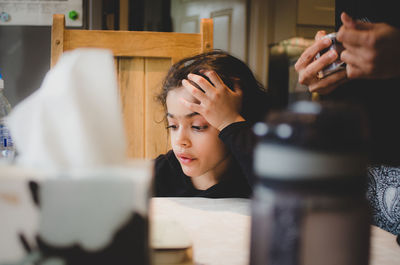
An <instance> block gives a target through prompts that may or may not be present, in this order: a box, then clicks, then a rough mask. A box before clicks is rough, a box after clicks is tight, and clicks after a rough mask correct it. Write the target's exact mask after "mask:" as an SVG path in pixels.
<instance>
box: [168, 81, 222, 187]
mask: <svg viewBox="0 0 400 265" xmlns="http://www.w3.org/2000/svg"><path fill="white" fill-rule="evenodd" d="M180 98H184V99H186V100H187V101H189V102H194V103H199V102H198V101H197V100H196V99H195V98H194V97H193V96H192V95H191V94H190V93H189V92H187V91H186V89H185V88H183V87H178V88H175V89H173V90H171V91H169V92H168V95H167V99H166V104H167V119H168V128H169V133H170V137H171V145H172V150H173V151H174V154H175V156H176V158H177V159H178V161H179V163H180V164H181V166H182V169H183V172H184V173H185V174H186V175H187V176H190V177H199V176H203V175H207V176H208V177H212V178H214V179H216V180H217V179H218V177H219V176H220V175H221V174H222V173H223V172H224V171H225V170H226V167H227V164H228V163H227V162H226V161H227V160H228V156H229V155H228V152H227V150H226V148H225V145H224V144H223V142H222V141H221V140H220V139H219V138H218V134H219V131H218V130H217V129H215V128H214V127H212V126H211V125H210V124H209V123H208V122H207V121H206V120H205V119H204V118H203V117H202V116H201V115H200V114H198V113H193V112H192V111H190V110H189V109H188V108H186V107H185V106H184V105H183V103H182V102H181V101H180Z"/></svg>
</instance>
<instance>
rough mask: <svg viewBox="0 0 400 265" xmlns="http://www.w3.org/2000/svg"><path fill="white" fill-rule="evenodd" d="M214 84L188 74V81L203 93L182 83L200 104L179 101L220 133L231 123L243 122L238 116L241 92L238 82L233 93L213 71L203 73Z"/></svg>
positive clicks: (189, 84)
mask: <svg viewBox="0 0 400 265" xmlns="http://www.w3.org/2000/svg"><path fill="white" fill-rule="evenodd" d="M204 75H205V76H207V77H208V78H209V79H210V81H211V82H212V83H213V84H214V86H213V85H212V84H210V82H208V81H207V80H206V79H205V78H204V77H202V76H200V75H196V74H189V75H188V79H189V80H191V81H193V82H194V83H196V84H197V85H198V86H199V87H200V88H201V89H203V91H204V92H203V91H201V90H200V89H198V88H197V87H195V86H194V85H193V84H191V83H190V82H189V81H187V80H183V81H182V85H183V87H184V88H186V89H187V90H188V91H189V92H190V93H191V94H192V95H193V96H194V97H195V98H196V99H198V100H199V101H200V103H198V104H197V103H192V102H189V101H187V100H185V99H181V100H182V102H183V103H184V104H185V106H186V107H187V108H189V109H190V110H191V111H193V112H197V113H199V114H201V115H202V116H203V117H204V118H205V119H206V120H207V121H208V123H210V125H211V126H213V127H214V128H216V129H218V130H219V131H221V130H222V129H224V128H225V127H226V126H228V125H229V124H231V123H234V122H238V121H244V118H243V117H242V116H241V115H240V110H241V106H242V90H241V89H240V87H239V84H238V82H234V91H232V90H230V89H229V88H228V87H227V86H226V85H225V84H224V82H223V81H222V80H221V78H220V77H219V76H218V75H217V73H216V72H214V71H204Z"/></svg>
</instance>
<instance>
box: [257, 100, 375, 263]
mask: <svg viewBox="0 0 400 265" xmlns="http://www.w3.org/2000/svg"><path fill="white" fill-rule="evenodd" d="M363 117H364V116H363V114H362V112H361V111H359V110H358V109H357V108H354V107H350V106H346V105H337V104H329V103H325V104H320V103H315V102H297V103H295V104H293V105H292V106H290V107H289V108H288V109H287V110H284V111H280V112H275V113H271V114H270V115H269V116H268V118H267V121H266V123H263V124H261V125H260V124H258V126H259V127H262V128H263V129H262V130H261V131H263V133H262V136H261V139H260V142H259V143H258V144H257V146H256V148H255V151H254V170H255V173H256V176H257V181H256V184H255V187H254V194H253V198H252V202H251V205H252V206H251V207H252V209H251V211H252V213H251V214H252V216H251V219H252V221H251V251H250V264H251V265H261V264H262V265H265V264H270V265H272V264H274V265H321V264H324V265H337V264H340V265H356V264H357V265H366V264H368V259H369V257H368V252H369V237H370V214H369V208H368V204H367V201H366V197H365V192H366V165H367V153H368V149H367V146H368V144H367V143H368V141H367V139H368V135H367V131H368V130H367V126H366V124H365V122H364V118H363ZM256 133H257V132H256ZM259 135H260V133H259Z"/></svg>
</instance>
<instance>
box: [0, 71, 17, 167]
mask: <svg viewBox="0 0 400 265" xmlns="http://www.w3.org/2000/svg"><path fill="white" fill-rule="evenodd" d="M3 91H4V80H3V78H2V76H1V73H0V160H8V161H12V160H13V159H14V156H15V148H14V144H13V141H12V139H11V135H10V131H9V130H8V128H7V126H6V124H5V117H6V116H7V115H8V113H9V112H10V111H11V105H10V103H9V102H8V100H7V98H6V97H5V96H4V93H3Z"/></svg>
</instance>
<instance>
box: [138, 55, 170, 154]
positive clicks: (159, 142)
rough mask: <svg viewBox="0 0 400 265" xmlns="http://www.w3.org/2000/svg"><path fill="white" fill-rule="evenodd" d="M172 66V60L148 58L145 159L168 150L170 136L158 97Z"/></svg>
mask: <svg viewBox="0 0 400 265" xmlns="http://www.w3.org/2000/svg"><path fill="white" fill-rule="evenodd" d="M170 66H171V59H160V58H146V61H145V72H146V77H145V78H146V81H145V82H146V90H145V91H146V96H145V113H146V118H145V132H144V133H145V158H156V157H157V155H159V154H161V153H165V152H166V151H167V150H168V147H169V146H168V135H167V130H166V129H165V122H164V117H165V110H164V109H163V107H162V106H161V104H160V103H159V102H157V101H156V96H157V95H158V94H159V93H160V91H161V85H162V81H163V79H164V77H165V75H166V73H167V71H168V69H169V68H170Z"/></svg>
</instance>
